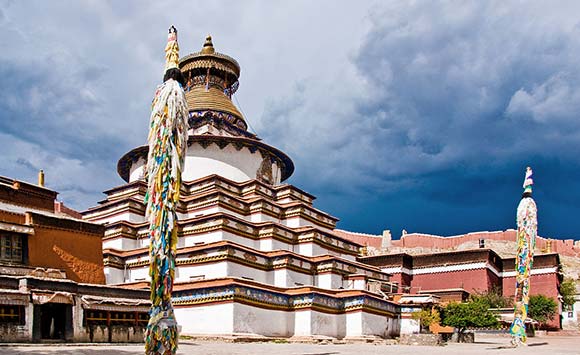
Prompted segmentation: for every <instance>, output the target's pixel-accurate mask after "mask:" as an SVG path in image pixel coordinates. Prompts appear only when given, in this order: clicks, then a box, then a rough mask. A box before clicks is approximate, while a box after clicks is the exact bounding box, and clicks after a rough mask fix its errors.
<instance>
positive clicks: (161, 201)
mask: <svg viewBox="0 0 580 355" xmlns="http://www.w3.org/2000/svg"><path fill="white" fill-rule="evenodd" d="M165 59H166V62H165V74H164V78H163V84H162V85H160V86H159V87H158V88H157V90H156V92H155V98H154V99H153V104H152V110H151V122H150V131H149V138H148V141H149V153H148V158H147V168H146V174H147V194H146V195H145V203H146V204H147V209H146V216H147V217H148V220H149V235H150V238H149V242H150V244H149V260H150V264H149V276H150V277H151V296H150V297H151V309H150V311H149V323H148V324H147V329H146V331H145V353H146V354H148V355H149V354H151V355H153V354H155V355H157V354H162V355H173V354H175V353H176V351H177V338H178V333H177V322H176V320H175V314H174V312H173V306H172V304H171V292H172V290H173V278H174V273H175V251H176V246H177V214H176V212H175V210H176V206H177V204H178V202H179V192H180V187H181V172H182V170H183V164H184V158H185V151H186V150H187V127H188V126H187V117H188V108H187V102H186V100H185V93H184V91H183V75H182V74H181V71H180V70H179V45H178V43H177V30H176V29H175V27H173V26H171V28H170V29H169V35H168V38H167V46H166V47H165Z"/></svg>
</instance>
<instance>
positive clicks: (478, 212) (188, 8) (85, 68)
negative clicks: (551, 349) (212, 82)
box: [0, 1, 580, 236]
mask: <svg viewBox="0 0 580 355" xmlns="http://www.w3.org/2000/svg"><path fill="white" fill-rule="evenodd" d="M578 7H579V6H578V5H577V3H575V2H551V3H550V4H545V3H541V2H536V3H531V2H526V3H519V2H518V3H515V2H514V3H507V4H504V2H486V3H475V2H452V3H451V2H439V3H431V2H387V3H385V2H377V3H375V4H374V5H372V4H371V3H369V2H343V3H340V6H337V5H336V3H335V2H333V1H319V2H307V1H304V2H301V1H296V2H258V1H248V2H243V3H237V2H204V3H196V4H195V6H193V5H191V4H189V3H184V2H178V1H175V2H171V3H157V2H131V1H128V2H123V3H122V4H117V3H116V2H91V1H88V2H73V1H71V2H50V3H48V2H42V1H39V2H30V3H28V2H27V3H24V2H11V3H7V2H5V3H2V4H0V75H2V78H3V80H2V81H1V82H0V90H2V92H3V93H2V95H1V96H0V139H1V141H2V143H3V145H4V151H3V154H2V156H0V164H1V166H2V167H3V171H1V172H0V174H1V175H9V176H12V177H16V178H21V179H25V180H31V181H34V180H35V175H36V169H37V168H44V169H45V171H46V172H47V182H48V183H49V186H50V187H52V188H55V189H57V190H61V192H62V193H61V195H60V196H61V198H63V199H64V200H65V201H67V202H69V203H70V204H72V205H73V206H74V207H77V208H86V207H89V206H91V205H94V204H95V202H96V201H98V200H100V199H101V198H102V196H101V195H100V193H97V191H102V190H104V189H107V188H109V187H111V186H116V185H119V184H120V183H121V180H120V179H119V178H118V177H117V176H116V173H115V164H116V161H117V159H118V158H119V157H120V156H121V155H122V154H124V153H125V152H126V151H128V150H129V149H131V148H133V147H135V146H138V145H141V144H143V143H144V142H145V139H146V133H147V132H146V129H147V122H148V110H149V104H150V100H151V95H152V92H153V91H154V88H155V85H157V84H159V79H160V78H159V75H160V74H159V72H160V68H161V67H162V63H163V53H162V51H161V50H162V48H163V45H164V41H165V38H164V35H165V29H166V28H167V26H168V25H170V24H172V23H173V24H175V25H176V26H177V27H178V28H179V30H180V45H181V48H182V53H191V52H193V51H197V50H199V48H200V46H201V44H202V43H203V38H204V37H205V35H206V34H207V33H211V34H212V35H213V39H214V45H215V46H216V49H217V50H218V51H219V52H223V53H226V54H229V55H232V56H233V57H235V58H236V59H237V60H238V61H239V62H240V64H241V66H242V77H241V87H240V90H239V91H238V93H237V94H236V100H235V102H236V103H239V104H240V106H241V108H242V110H243V111H244V114H245V116H246V119H247V120H248V122H249V123H250V125H251V127H252V129H255V130H256V131H257V133H258V134H259V136H260V137H261V138H263V139H264V141H265V142H266V143H268V144H271V145H273V146H276V147H278V148H280V149H282V150H284V151H285V152H287V153H288V154H289V155H290V156H291V157H292V159H293V160H294V162H295V165H296V172H295V174H294V176H293V177H292V178H291V180H290V182H291V183H294V184H296V185H297V186H298V187H300V188H303V189H305V190H306V191H309V192H311V193H314V194H316V195H318V197H319V198H318V200H317V204H316V206H317V207H319V208H321V209H324V210H327V211H328V212H330V213H333V214H335V215H337V216H338V217H340V218H341V219H342V222H341V224H340V227H342V228H346V229H356V230H360V231H365V232H379V231H380V230H381V229H382V228H390V229H392V230H393V231H394V234H395V235H397V234H398V233H399V231H400V230H401V229H402V228H406V229H407V230H409V231H423V232H428V233H442V234H454V233H459V232H466V231H473V230H481V229H487V230H490V229H505V228H510V227H513V221H514V217H513V214H514V209H515V205H516V204H517V200H518V197H519V195H520V193H521V187H520V185H521V183H522V180H523V172H524V169H525V166H526V165H528V164H529V165H532V166H533V167H534V169H535V173H536V181H537V185H536V189H535V196H536V197H537V200H538V204H539V205H540V206H541V208H542V206H545V207H544V208H545V209H546V210H545V211H544V212H542V210H541V213H540V222H541V226H542V228H545V229H544V231H545V234H551V235H554V236H563V235H574V234H575V231H576V230H577V229H578V228H579V227H580V225H579V224H578V223H576V222H575V220H576V219H575V218H573V215H574V213H576V214H577V213H578V212H580V211H578V208H577V207H575V206H576V203H575V201H577V200H578V197H580V196H579V194H580V193H579V189H578V188H576V187H575V185H576V181H578V178H579V177H580V176H578V175H580V174H579V172H580V166H579V165H580V163H578V162H577V159H576V156H577V155H578V148H579V145H578V142H580V120H578V119H577V117H578V112H579V110H580V71H579V69H578V68H579V66H578V64H577V63H578V58H580V33H579V32H580V25H579V23H580V16H578V13H580V12H579V11H578V10H580V9H579V8H578ZM541 231H542V230H541Z"/></svg>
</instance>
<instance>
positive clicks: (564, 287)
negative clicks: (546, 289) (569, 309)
mask: <svg viewBox="0 0 580 355" xmlns="http://www.w3.org/2000/svg"><path fill="white" fill-rule="evenodd" d="M560 294H561V295H562V304H564V305H565V306H571V305H573V304H574V302H576V301H575V300H574V296H575V295H576V281H574V279H572V278H566V279H565V280H564V281H563V282H562V284H560Z"/></svg>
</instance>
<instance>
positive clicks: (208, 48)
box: [201, 35, 215, 54]
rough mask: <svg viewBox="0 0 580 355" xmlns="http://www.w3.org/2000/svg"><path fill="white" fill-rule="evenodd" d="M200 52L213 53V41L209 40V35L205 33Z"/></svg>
mask: <svg viewBox="0 0 580 355" xmlns="http://www.w3.org/2000/svg"><path fill="white" fill-rule="evenodd" d="M201 53H203V54H213V53H215V49H214V48H213V43H212V41H211V35H207V37H205V43H204V44H203V48H202V49H201Z"/></svg>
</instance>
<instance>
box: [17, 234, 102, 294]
mask: <svg viewBox="0 0 580 355" xmlns="http://www.w3.org/2000/svg"><path fill="white" fill-rule="evenodd" d="M34 232H35V233H34V235H31V236H29V237H28V265H29V266H31V267H44V268H55V269H61V270H63V271H65V272H66V276H67V278H68V279H70V280H73V281H77V282H84V283H96V284H104V283H105V274H104V271H103V253H102V239H101V237H102V236H101V235H98V234H90V233H84V232H78V231H70V230H65V229H59V228H55V227H46V226H41V225H35V226H34Z"/></svg>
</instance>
